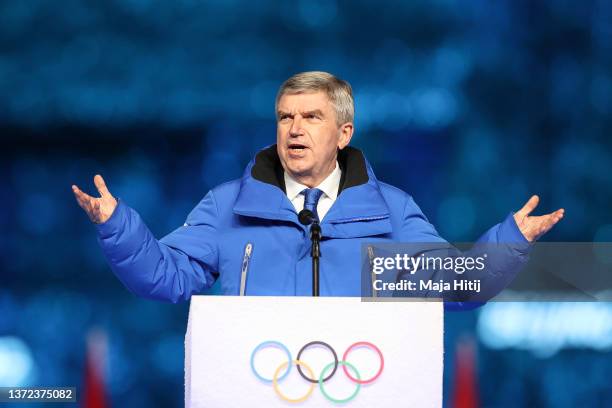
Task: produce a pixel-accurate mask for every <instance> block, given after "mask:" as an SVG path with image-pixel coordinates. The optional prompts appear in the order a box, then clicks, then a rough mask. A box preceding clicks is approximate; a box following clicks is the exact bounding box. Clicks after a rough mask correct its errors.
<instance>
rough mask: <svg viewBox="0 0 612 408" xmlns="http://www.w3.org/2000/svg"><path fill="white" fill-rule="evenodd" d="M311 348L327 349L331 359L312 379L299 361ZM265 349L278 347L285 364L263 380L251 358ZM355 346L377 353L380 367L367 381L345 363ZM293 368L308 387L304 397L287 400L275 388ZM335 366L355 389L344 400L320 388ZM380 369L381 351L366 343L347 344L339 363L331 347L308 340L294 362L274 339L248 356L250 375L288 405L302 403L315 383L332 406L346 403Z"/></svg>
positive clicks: (262, 344)
mask: <svg viewBox="0 0 612 408" xmlns="http://www.w3.org/2000/svg"><path fill="white" fill-rule="evenodd" d="M313 346H322V347H324V348H326V349H328V350H329V351H330V353H331V354H332V356H333V361H332V362H330V363H329V364H327V365H326V366H325V367H324V368H323V369H322V370H321V373H320V374H319V376H318V377H317V376H315V374H314V372H313V370H312V368H311V367H310V366H309V365H308V364H306V363H305V362H304V361H303V360H301V359H300V357H301V356H302V354H303V353H304V351H305V350H306V349H308V348H310V347H313ZM268 347H275V348H278V349H280V350H282V351H283V352H284V353H285V354H286V356H287V361H285V362H283V363H282V364H281V365H279V366H278V367H277V368H276V370H275V371H274V375H273V376H272V378H266V377H263V376H262V375H261V374H260V373H259V372H258V371H257V369H256V368H255V355H256V354H257V353H258V352H259V351H261V350H263V349H265V348H268ZM359 347H366V348H369V349H371V350H374V351H375V352H376V353H377V354H378V357H379V359H380V365H379V367H378V371H377V372H376V374H374V375H373V376H372V377H371V378H366V379H362V378H361V374H360V373H359V371H358V370H357V368H356V367H355V366H354V365H353V364H351V363H349V362H348V361H347V358H348V355H349V354H350V353H351V351H353V350H355V349H356V348H359ZM293 365H295V366H296V367H297V371H298V373H299V374H300V376H301V377H302V378H303V379H304V380H306V381H307V382H309V383H310V387H309V388H308V391H307V392H306V394H304V395H302V396H301V397H298V398H290V397H288V396H286V395H285V394H283V393H282V391H281V390H280V387H279V383H280V382H281V381H282V380H284V379H285V378H287V376H288V375H289V372H290V371H291V367H292V366H293ZM338 366H342V370H343V371H344V374H345V375H346V376H347V378H348V379H349V380H351V381H352V382H353V383H355V390H354V391H353V393H352V394H351V395H349V396H348V397H347V398H343V399H339V398H334V397H332V396H331V395H330V394H329V393H328V391H327V390H326V389H325V385H324V384H325V383H326V382H327V381H328V380H330V379H331V378H332V377H333V376H334V375H335V374H336V371H337V370H338ZM384 368H385V359H384V356H383V354H382V352H381V351H380V349H379V348H378V347H376V346H375V345H374V344H372V343H370V342H367V341H358V342H356V343H353V344H351V345H350V346H349V347H348V348H347V349H346V351H345V352H344V354H343V355H342V360H338V355H337V354H336V350H334V348H333V347H332V346H330V345H329V344H327V343H325V342H324V341H318V340H317V341H311V342H310V343H306V344H305V345H304V346H303V347H302V348H301V349H300V351H299V352H298V354H297V358H296V359H295V360H294V359H293V357H292V356H291V352H290V351H289V349H288V348H287V346H285V345H284V344H283V343H281V342H279V341H274V340H270V341H264V342H263V343H260V344H259V345H258V346H257V347H255V348H254V349H253V352H252V353H251V370H252V371H253V374H255V377H257V378H258V379H259V380H261V381H263V382H265V383H271V384H272V388H273V389H274V392H275V393H276V395H278V397H279V398H281V399H282V400H284V401H287V402H290V403H300V402H304V401H306V400H307V399H308V398H309V397H310V395H311V394H312V392H313V391H314V388H315V386H316V385H317V384H319V389H320V390H321V393H322V394H323V396H324V397H325V398H326V399H327V400H328V401H331V402H333V403H336V404H342V403H346V402H349V401H351V400H353V399H354V398H355V397H356V396H357V394H358V393H359V390H360V389H361V386H362V385H363V384H371V383H373V382H374V381H376V380H377V379H378V377H380V375H381V374H382V372H383V370H384ZM349 369H350V371H352V375H351V373H349ZM283 370H284V372H283ZM304 371H306V373H307V374H306V373H304ZM281 372H283V373H282V375H281ZM328 373H329V374H328Z"/></svg>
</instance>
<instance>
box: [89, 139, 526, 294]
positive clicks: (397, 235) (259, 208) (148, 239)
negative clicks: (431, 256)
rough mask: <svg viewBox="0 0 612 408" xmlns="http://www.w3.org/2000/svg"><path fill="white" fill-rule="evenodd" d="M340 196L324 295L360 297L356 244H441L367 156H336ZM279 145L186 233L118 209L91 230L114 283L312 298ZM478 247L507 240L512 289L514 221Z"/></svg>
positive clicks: (326, 244) (505, 267) (150, 290)
mask: <svg viewBox="0 0 612 408" xmlns="http://www.w3.org/2000/svg"><path fill="white" fill-rule="evenodd" d="M338 161H339V163H340V166H341V168H342V170H343V171H342V180H341V183H340V194H339V195H338V198H337V200H336V201H335V203H334V205H333V206H332V207H331V209H330V210H329V212H328V213H327V215H326V216H325V218H324V219H323V221H322V223H321V228H322V231H323V238H322V242H321V254H322V256H321V261H320V262H321V276H320V293H321V296H361V295H362V284H361V280H362V279H361V272H360V271H361V267H362V256H361V244H362V243H380V242H430V243H431V242H434V243H444V242H445V241H444V240H443V239H442V238H441V237H440V236H439V235H438V233H437V232H436V230H435V229H434V227H433V226H432V225H431V224H430V223H429V222H428V221H427V218H426V217H425V216H424V215H423V213H422V212H421V210H420V209H419V207H418V206H417V205H416V204H415V202H414V201H413V199H412V197H411V196H410V195H408V194H406V193H405V192H403V191H401V190H399V189H397V188H395V187H392V186H390V185H388V184H385V183H382V182H379V181H378V180H377V179H376V177H375V176H374V173H373V172H372V169H371V167H370V165H369V164H368V163H367V161H366V160H365V158H364V156H363V154H362V153H361V152H360V151H359V150H357V149H354V148H351V147H347V148H345V149H344V150H342V151H341V152H340V153H339V156H338ZM284 189H285V186H284V180H283V170H282V167H281V165H280V161H279V159H278V155H277V153H276V146H275V145H273V146H270V147H268V148H266V149H264V150H262V151H260V152H259V153H258V154H257V156H256V157H255V159H254V160H253V161H252V162H251V163H250V164H249V165H248V166H247V168H246V170H245V172H244V175H243V177H242V178H241V179H238V180H233V181H230V182H227V183H225V184H222V185H220V186H218V187H215V188H214V189H213V190H211V191H210V192H209V193H208V194H207V195H206V196H205V197H204V198H203V199H202V201H201V202H200V203H199V204H198V205H197V206H196V207H195V208H194V210H193V211H192V212H191V213H190V214H189V216H188V217H187V222H186V223H185V225H184V226H182V227H180V228H178V229H177V230H175V231H174V232H172V233H170V234H169V235H167V236H166V237H164V238H162V239H161V240H157V239H155V237H154V236H153V235H152V233H151V232H150V231H149V229H148V228H147V226H146V225H145V224H144V222H143V221H142V219H141V218H140V216H139V215H138V214H137V213H136V211H134V210H132V209H131V208H129V207H128V206H127V205H126V204H125V203H124V202H123V201H119V204H118V206H117V208H116V209H115V211H114V213H113V215H112V216H111V218H110V219H109V220H108V221H107V222H105V223H103V224H99V225H97V226H96V228H97V231H98V240H99V243H100V245H101V247H102V250H103V251H104V254H105V256H106V258H107V260H108V262H109V264H110V266H111V268H112V270H113V271H114V273H115V274H116V275H117V277H118V278H119V279H120V280H121V281H122V282H123V284H124V285H125V286H126V287H127V288H128V289H130V290H131V291H132V292H133V293H135V294H136V295H139V296H143V297H146V298H151V299H159V300H166V301H171V302H178V301H181V300H188V299H189V298H190V296H191V295H192V294H197V293H199V292H201V291H203V290H204V289H206V288H208V287H210V286H211V285H212V284H213V283H214V282H215V281H216V280H217V279H220V280H221V282H220V284H221V290H222V293H223V294H226V295H240V294H246V295H281V296H310V295H311V293H312V272H311V257H310V238H309V233H308V230H307V228H306V227H304V226H302V225H301V224H300V223H299V222H298V219H297V214H296V211H295V209H294V207H293V205H292V204H291V202H290V201H289V199H288V198H287V196H286V195H285V193H284ZM479 241H480V242H491V243H496V242H513V243H517V248H518V251H516V250H515V251H513V252H512V253H509V254H508V255H507V256H502V257H501V259H497V260H496V262H497V263H498V265H497V268H496V269H497V270H501V271H503V273H504V274H506V275H507V276H506V278H505V279H504V280H506V281H510V280H511V279H512V278H513V277H514V275H515V274H516V272H517V271H518V270H519V269H520V267H521V266H522V264H524V262H525V261H526V260H527V252H528V250H529V243H528V242H527V241H526V240H525V238H524V237H523V235H522V234H521V233H520V231H519V230H518V227H517V225H516V223H515V221H514V218H513V217H512V215H511V214H510V215H509V216H508V217H507V218H506V220H505V221H503V222H502V223H501V224H498V225H496V226H494V227H493V228H491V229H490V230H489V231H487V232H486V233H485V234H484V235H483V236H482V237H481V238H480V240H479Z"/></svg>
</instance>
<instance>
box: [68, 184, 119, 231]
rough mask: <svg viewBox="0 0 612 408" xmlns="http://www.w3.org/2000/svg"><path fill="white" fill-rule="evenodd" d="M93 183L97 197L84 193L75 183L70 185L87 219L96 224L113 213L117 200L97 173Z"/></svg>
mask: <svg viewBox="0 0 612 408" xmlns="http://www.w3.org/2000/svg"><path fill="white" fill-rule="evenodd" d="M94 184H95V185H96V188H97V189H98V193H100V197H98V198H96V197H92V196H90V195H88V194H85V193H84V192H82V191H81V190H80V189H79V188H78V187H77V186H75V185H73V186H72V192H73V193H74V196H75V198H76V200H77V202H78V203H79V205H80V206H81V208H82V209H83V210H85V212H86V213H87V216H88V217H89V219H90V220H91V221H92V222H95V223H96V224H102V223H103V222H105V221H106V220H108V219H109V218H110V217H111V215H113V211H115V207H117V200H116V199H115V197H113V195H112V194H111V193H110V191H108V188H106V183H105V182H104V179H103V178H102V176H100V175H99V174H97V175H96V176H95V177H94Z"/></svg>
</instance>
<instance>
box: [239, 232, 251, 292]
mask: <svg viewBox="0 0 612 408" xmlns="http://www.w3.org/2000/svg"><path fill="white" fill-rule="evenodd" d="M251 256H253V244H252V243H250V242H249V243H247V244H246V246H245V247H244V256H243V257H242V266H241V268H240V296H244V295H245V294H246V283H247V275H248V273H249V263H250V261H251Z"/></svg>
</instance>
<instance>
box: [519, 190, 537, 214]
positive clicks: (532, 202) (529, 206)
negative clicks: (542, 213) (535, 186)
mask: <svg viewBox="0 0 612 408" xmlns="http://www.w3.org/2000/svg"><path fill="white" fill-rule="evenodd" d="M539 203H540V197H538V196H537V195H534V196H531V198H530V199H529V200H528V201H527V202H526V203H525V205H524V206H523V208H521V209H520V210H519V211H518V214H520V215H521V216H522V217H526V216H528V215H529V214H531V212H532V211H533V210H535V208H536V207H537V206H538V204H539Z"/></svg>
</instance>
